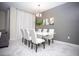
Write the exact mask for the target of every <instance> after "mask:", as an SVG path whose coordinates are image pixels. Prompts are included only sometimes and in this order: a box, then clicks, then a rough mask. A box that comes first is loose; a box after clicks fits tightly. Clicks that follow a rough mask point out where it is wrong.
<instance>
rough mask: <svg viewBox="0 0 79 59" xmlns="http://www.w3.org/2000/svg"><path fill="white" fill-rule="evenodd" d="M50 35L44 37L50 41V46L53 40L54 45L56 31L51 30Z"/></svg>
mask: <svg viewBox="0 0 79 59" xmlns="http://www.w3.org/2000/svg"><path fill="white" fill-rule="evenodd" d="M49 32H50V33H49V34H48V35H47V36H44V37H43V38H44V39H45V40H47V41H48V44H49V45H50V41H51V40H52V43H53V39H54V29H50V30H49Z"/></svg>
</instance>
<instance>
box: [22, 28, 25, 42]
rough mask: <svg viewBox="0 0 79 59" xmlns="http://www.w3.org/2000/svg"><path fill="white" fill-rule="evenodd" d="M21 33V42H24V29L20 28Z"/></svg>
mask: <svg viewBox="0 0 79 59" xmlns="http://www.w3.org/2000/svg"><path fill="white" fill-rule="evenodd" d="M21 34H22V43H24V42H25V35H24V30H23V29H21Z"/></svg>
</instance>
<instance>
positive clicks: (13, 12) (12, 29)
mask: <svg viewBox="0 0 79 59" xmlns="http://www.w3.org/2000/svg"><path fill="white" fill-rule="evenodd" d="M16 23H17V22H16V8H13V7H11V8H10V40H15V39H16Z"/></svg>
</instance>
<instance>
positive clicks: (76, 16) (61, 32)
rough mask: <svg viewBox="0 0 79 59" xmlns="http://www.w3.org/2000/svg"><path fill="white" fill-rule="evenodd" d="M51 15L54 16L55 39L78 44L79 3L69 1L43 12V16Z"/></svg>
mask: <svg viewBox="0 0 79 59" xmlns="http://www.w3.org/2000/svg"><path fill="white" fill-rule="evenodd" d="M51 16H53V17H54V18H55V32H56V37H55V39H56V40H59V41H64V42H69V43H73V44H78V45H79V3H78V2H73V3H72V2H69V3H65V4H63V5H61V6H57V7H55V8H52V9H50V10H47V11H45V12H43V18H46V17H51ZM68 33H69V36H70V39H68Z"/></svg>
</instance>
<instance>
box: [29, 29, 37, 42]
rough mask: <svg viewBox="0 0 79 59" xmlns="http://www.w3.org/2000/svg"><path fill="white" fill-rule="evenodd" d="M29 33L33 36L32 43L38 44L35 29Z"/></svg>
mask: <svg viewBox="0 0 79 59" xmlns="http://www.w3.org/2000/svg"><path fill="white" fill-rule="evenodd" d="M29 32H30V34H31V39H32V42H34V43H36V34H35V30H34V29H29Z"/></svg>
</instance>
